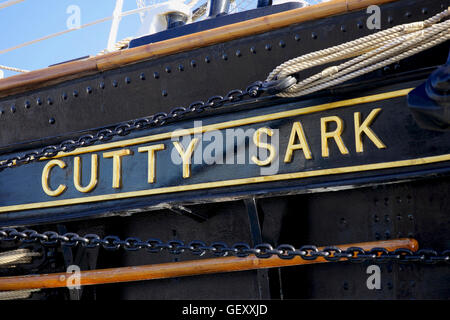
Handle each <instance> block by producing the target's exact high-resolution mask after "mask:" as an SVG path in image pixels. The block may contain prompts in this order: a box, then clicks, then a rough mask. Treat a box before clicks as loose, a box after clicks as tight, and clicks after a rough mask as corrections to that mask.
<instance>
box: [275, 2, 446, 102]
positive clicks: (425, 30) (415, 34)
mask: <svg viewBox="0 0 450 320" xmlns="http://www.w3.org/2000/svg"><path fill="white" fill-rule="evenodd" d="M449 15H450V11H449V9H447V10H444V11H443V12H441V13H439V14H437V15H435V16H433V17H431V18H429V19H427V20H425V21H420V22H414V23H409V24H405V25H400V26H396V27H393V28H390V29H387V30H383V31H380V32H377V33H375V34H372V35H369V36H366V37H363V38H359V39H356V40H353V41H350V42H346V43H343V44H341V45H338V46H334V47H331V48H327V49H324V50H320V51H316V52H312V53H309V54H306V55H303V56H300V57H297V58H294V59H291V60H289V61H286V62H285V63H283V64H281V65H279V66H278V67H276V68H275V69H274V70H273V71H272V72H271V73H270V74H269V76H268V77H267V79H266V81H270V80H273V79H283V78H286V77H288V76H290V75H292V74H295V73H298V72H300V71H302V70H305V69H309V68H312V67H315V66H319V65H323V64H326V63H330V62H334V61H339V60H343V59H348V58H352V57H356V58H353V59H351V60H349V61H347V62H344V63H342V64H340V65H337V66H332V67H329V68H326V69H324V70H323V71H322V72H320V73H318V74H315V75H313V76H311V77H309V78H307V79H304V80H301V81H300V82H298V83H296V84H294V85H293V86H291V87H289V88H287V89H286V90H284V91H283V92H281V93H279V94H278V96H280V97H299V96H303V95H306V94H309V93H313V92H316V91H319V90H322V89H325V88H328V87H331V86H334V85H337V84H340V83H342V82H345V81H348V80H350V79H353V78H356V77H359V76H361V75H363V74H366V73H369V72H372V71H374V70H376V69H379V68H382V67H384V66H386V65H389V64H392V63H394V62H397V61H399V60H401V59H405V58H407V57H409V56H412V55H415V54H417V53H419V52H421V51H424V50H427V49H429V48H431V47H434V46H436V45H438V44H440V43H442V42H444V41H447V40H448V39H450V33H449V30H450V20H447V21H444V22H442V23H438V22H439V21H441V20H442V19H444V18H446V17H448V16H449Z"/></svg>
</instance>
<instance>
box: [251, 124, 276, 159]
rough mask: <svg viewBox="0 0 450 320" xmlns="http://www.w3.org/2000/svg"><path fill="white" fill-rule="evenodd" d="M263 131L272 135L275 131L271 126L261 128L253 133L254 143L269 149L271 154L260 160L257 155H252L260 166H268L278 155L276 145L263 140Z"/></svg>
mask: <svg viewBox="0 0 450 320" xmlns="http://www.w3.org/2000/svg"><path fill="white" fill-rule="evenodd" d="M262 133H264V134H266V135H268V136H269V137H271V136H272V135H273V131H272V130H271V129H269V128H259V129H258V130H256V131H255V133H254V134H253V143H254V144H255V145H256V146H257V147H258V148H263V149H267V150H268V151H269V156H268V157H267V158H266V159H265V160H259V159H258V158H257V157H256V156H252V161H253V162H254V163H256V164H257V165H258V166H266V165H268V164H270V163H271V162H272V161H273V159H274V158H275V156H276V151H275V147H274V146H273V145H271V144H270V143H265V142H261V134H262Z"/></svg>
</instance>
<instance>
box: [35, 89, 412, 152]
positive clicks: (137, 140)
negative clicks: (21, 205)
mask: <svg viewBox="0 0 450 320" xmlns="http://www.w3.org/2000/svg"><path fill="white" fill-rule="evenodd" d="M412 89H413V88H409V89H403V90H397V91H392V92H385V93H380V94H375V95H371V96H365V97H359V98H354V99H348V100H341V101H336V102H331V103H325V104H320V105H316V106H311V107H305V108H299V109H294V110H288V111H281V112H277V113H271V114H267V115H261V116H255V117H250V118H245V119H239V120H231V121H226V122H221V123H215V124H210V125H206V126H202V127H198V128H190V129H183V130H179V131H178V132H177V131H171V132H165V133H160V134H155V135H152V136H146V137H141V138H134V139H128V140H122V141H116V142H110V143H105V144H101V145H95V146H89V147H84V148H78V149H76V150H74V151H72V152H67V153H65V152H60V153H58V155H56V156H55V157H53V158H62V157H67V156H72V155H78V154H84V153H89V152H96V151H104V150H108V149H113V148H124V147H128V146H132V145H137V144H143V143H148V142H154V141H158V140H163V139H170V138H172V137H181V136H186V135H191V134H200V133H205V132H208V131H213V130H220V129H227V128H232V127H239V126H244V125H248V124H252V123H260V122H265V121H271V120H278V119H282V118H289V117H294V116H299V115H304V114H310V113H314V112H320V111H326V110H330V109H336V108H342V107H348V106H352V105H356V104H364V103H369V102H375V101H380V100H387V99H392V98H398V97H403V96H406V95H407V94H408V93H409V92H410V91H411V90H412ZM47 159H48V158H42V160H47Z"/></svg>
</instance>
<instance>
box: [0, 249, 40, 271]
mask: <svg viewBox="0 0 450 320" xmlns="http://www.w3.org/2000/svg"><path fill="white" fill-rule="evenodd" d="M40 255H41V254H40V253H39V252H32V251H30V250H28V249H16V250H11V251H6V252H1V253H0V268H5V267H7V268H10V267H14V266H15V265H18V264H26V263H31V261H32V259H33V257H38V256H40Z"/></svg>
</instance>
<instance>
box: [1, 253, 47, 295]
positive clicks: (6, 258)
mask: <svg viewBox="0 0 450 320" xmlns="http://www.w3.org/2000/svg"><path fill="white" fill-rule="evenodd" d="M40 255H41V254H40V253H39V252H32V251H30V250H28V249H16V250H11V251H6V252H1V253H0V268H14V267H15V266H16V265H18V264H26V263H31V261H32V259H33V257H38V256H40ZM37 291H40V289H31V290H15V291H0V300H17V299H27V298H29V297H30V296H31V294H32V293H33V292H37Z"/></svg>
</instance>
